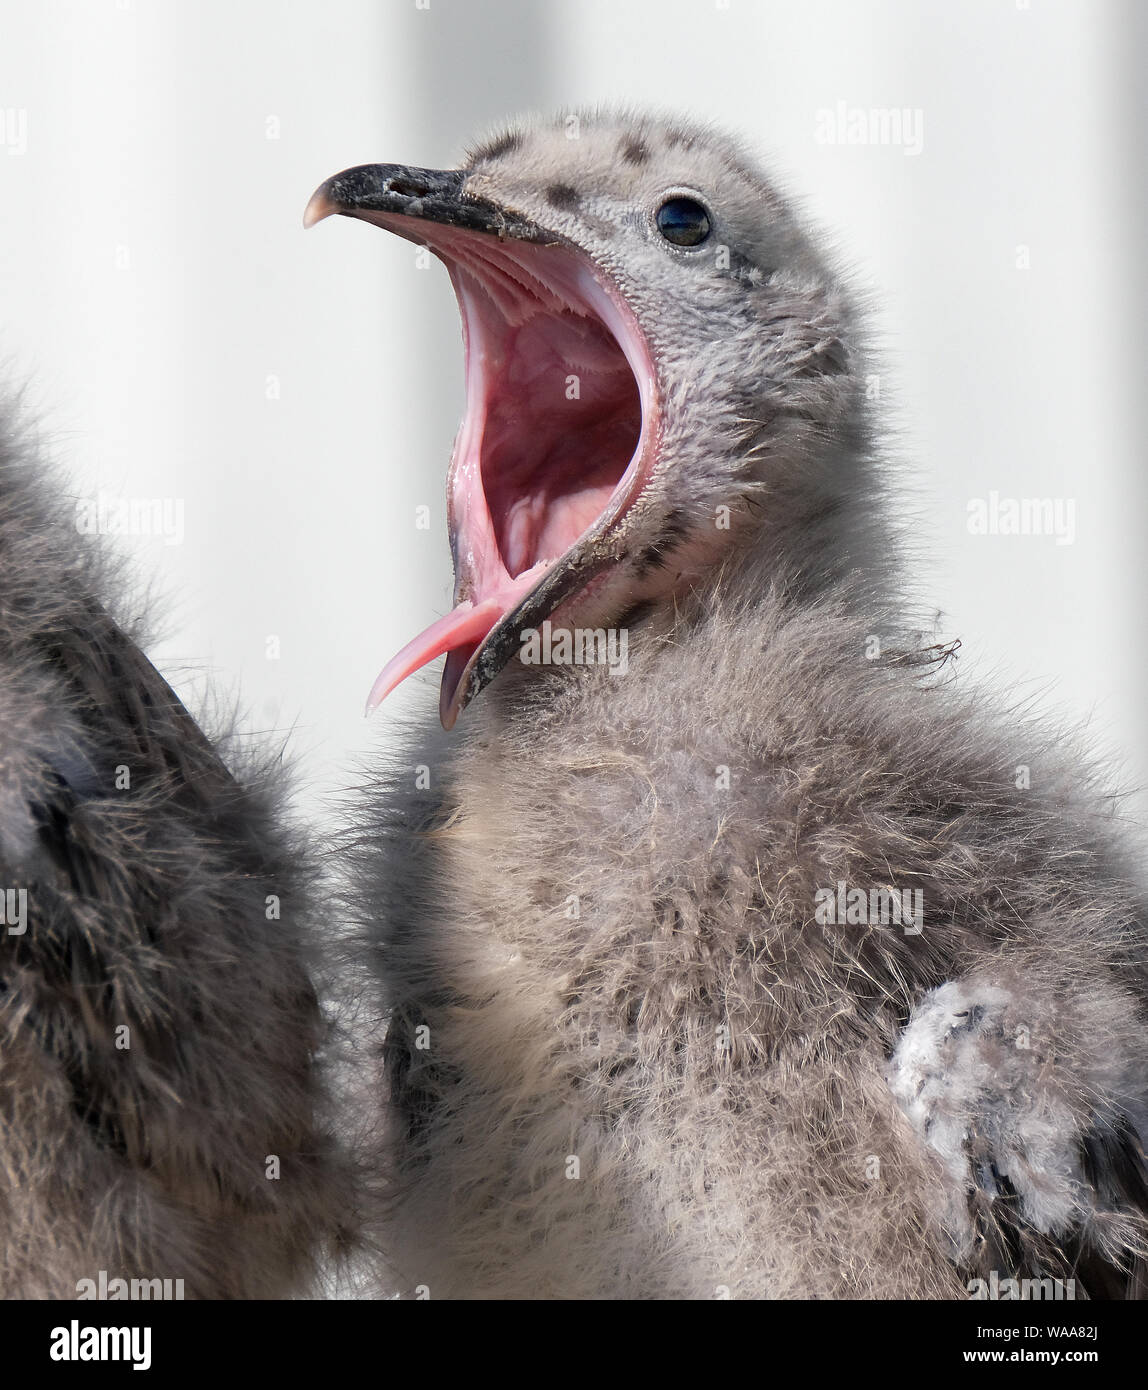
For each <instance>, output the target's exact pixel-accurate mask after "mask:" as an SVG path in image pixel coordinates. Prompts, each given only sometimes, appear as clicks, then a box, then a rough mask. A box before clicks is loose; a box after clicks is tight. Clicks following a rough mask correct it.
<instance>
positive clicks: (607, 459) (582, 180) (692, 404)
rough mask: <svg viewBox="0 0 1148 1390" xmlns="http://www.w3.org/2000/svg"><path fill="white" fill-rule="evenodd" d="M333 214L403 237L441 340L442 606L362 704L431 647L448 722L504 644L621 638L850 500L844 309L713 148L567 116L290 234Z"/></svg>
mask: <svg viewBox="0 0 1148 1390" xmlns="http://www.w3.org/2000/svg"><path fill="white" fill-rule="evenodd" d="M332 213H342V214H345V215H347V216H350V217H357V218H360V219H363V220H365V221H369V222H374V223H376V224H377V225H379V226H382V227H384V228H386V229H387V230H389V231H392V232H395V233H397V234H398V235H400V236H403V237H407V238H409V239H410V240H413V241H416V242H420V243H423V244H425V245H426V246H428V247H429V248H430V249H431V250H432V251H433V252H434V253H435V254H436V255H438V256H439V257H440V258H441V259H442V260H443V261H444V262H445V264H446V265H447V267H448V269H449V271H450V275H451V279H452V281H453V283H454V287H455V290H456V292H457V295H458V300H459V306H460V310H461V312H462V317H463V324H464V342H465V352H466V378H467V412H466V417H465V419H464V421H463V425H462V428H461V430H460V432H459V436H458V441H457V444H456V448H455V454H454V459H453V462H452V465H451V470H450V481H449V497H450V518H451V530H452V541H453V549H454V554H455V559H456V591H455V601H456V607H455V609H454V612H453V613H452V614H450V615H449V616H448V617H447V618H444V619H443V620H441V621H440V622H438V623H436V624H434V625H433V626H432V627H431V628H430V629H428V631H427V632H426V633H424V634H423V635H422V636H421V637H419V638H416V639H415V641H414V642H412V643H411V644H410V645H409V646H408V647H407V648H405V649H404V651H403V652H402V653H400V654H399V656H397V657H396V658H395V659H394V661H392V662H391V663H389V664H388V666H387V667H386V668H385V670H384V671H383V673H382V675H381V676H380V678H379V681H378V682H377V683H376V686H375V689H374V691H373V692H372V696H371V703H372V705H373V704H374V703H377V702H378V701H379V700H381V699H382V698H383V697H384V696H385V695H386V694H387V692H388V691H389V690H390V689H392V688H393V687H394V686H395V685H396V684H397V683H398V682H399V681H401V680H402V679H404V678H405V677H406V676H407V675H408V674H410V672H411V671H413V670H415V669H417V668H418V667H419V666H421V665H423V664H424V663H425V662H427V661H430V660H431V659H432V658H434V657H435V656H438V655H440V654H441V653H443V652H446V654H447V661H446V669H445V673H444V677H443V686H442V704H441V713H442V719H443V723H444V725H445V726H446V727H448V728H449V727H450V726H451V725H452V724H453V723H454V721H455V719H456V717H457V715H458V713H459V711H460V710H461V709H462V708H463V707H464V706H465V705H466V704H467V703H468V701H469V700H470V699H471V698H473V696H474V695H475V694H477V693H478V691H479V690H480V689H481V688H482V687H483V686H484V685H485V684H486V683H487V682H489V681H490V680H492V679H493V678H494V677H495V676H496V675H497V674H498V673H499V671H500V670H501V669H502V667H503V666H504V665H505V664H506V662H507V661H508V660H509V659H510V657H511V656H512V655H513V653H514V652H515V651H516V650H517V648H518V645H519V634H520V633H521V632H522V631H523V630H524V629H531V628H534V627H536V626H537V625H538V624H539V623H540V622H543V621H547V620H553V621H555V622H566V623H585V624H587V625H589V626H594V625H596V624H598V623H601V622H603V621H607V620H609V621H621V620H622V619H624V617H625V615H626V614H627V612H629V611H630V610H632V609H633V608H634V607H635V606H636V605H638V604H640V603H643V602H645V601H647V600H649V599H651V598H654V599H659V598H666V597H668V596H669V595H671V594H673V593H674V592H677V591H680V590H682V589H683V588H684V587H688V586H689V585H690V584H691V583H693V582H694V581H695V580H696V579H697V577H698V576H699V575H700V574H702V573H704V572H706V571H708V570H710V569H712V568H713V567H714V566H716V565H718V564H728V563H730V561H731V560H732V559H734V558H735V557H739V556H740V557H744V555H745V552H746V551H748V550H754V549H756V550H765V551H767V552H768V551H770V550H771V549H773V548H776V547H777V546H779V545H784V543H785V533H786V531H787V529H791V528H792V527H793V526H794V524H795V523H800V522H801V521H802V520H803V519H807V520H809V521H810V522H813V521H814V520H815V518H816V517H817V516H820V517H822V518H823V519H824V518H826V517H828V516H829V514H830V513H831V512H832V511H833V510H834V509H835V508H836V507H838V506H840V505H841V504H842V503H843V502H844V501H845V500H846V499H847V498H850V497H851V498H853V499H856V500H858V501H859V500H860V499H861V498H862V497H863V495H864V492H865V487H864V484H865V472H866V470H865V464H864V459H863V457H861V455H862V453H863V451H862V450H860V449H859V448H858V447H857V431H858V429H859V424H858V421H859V418H860V412H859V410H858V408H857V405H858V402H857V399H856V398H857V392H858V389H859V388H858V381H859V374H858V373H857V372H856V371H852V372H851V371H850V370H849V368H850V365H851V361H850V358H851V346H850V345H851V342H852V330H851V326H850V322H849V316H848V313H847V311H846V307H845V303H844V300H843V297H842V295H841V293H840V290H839V287H838V285H837V283H836V281H835V279H834V277H833V275H832V274H831V272H830V271H829V270H828V269H827V267H826V266H825V265H824V264H823V262H822V260H821V259H820V257H819V256H818V255H817V253H816V252H815V250H814V247H813V243H812V242H811V241H810V240H809V239H808V237H807V236H806V235H805V234H804V233H803V232H802V231H801V229H800V228H799V227H798V225H797V223H796V222H795V220H794V218H793V217H792V215H791V214H790V212H789V211H788V209H787V207H786V206H785V204H784V203H783V202H782V201H781V199H780V198H779V197H778V195H777V194H776V192H775V191H774V189H773V188H772V186H771V184H770V182H769V181H768V180H767V179H766V178H765V177H764V176H763V175H762V174H760V173H759V172H758V171H757V170H755V169H754V168H753V166H752V165H751V164H750V163H749V161H748V160H746V159H745V158H744V157H743V156H741V155H740V154H739V153H738V151H737V150H736V147H735V146H734V145H732V144H731V142H730V141H729V139H728V137H725V136H722V135H718V134H715V133H711V132H707V131H701V130H685V129H682V128H679V127H675V126H672V125H666V124H661V123H658V122H654V121H649V120H646V119H640V118H633V117H626V116H622V117H617V116H594V117H591V116H585V115H584V116H577V117H566V118H561V119H559V120H557V121H555V122H552V123H550V124H540V125H536V126H531V127H523V128H521V129H516V130H513V131H508V132H506V133H504V134H501V135H499V136H496V137H495V138H494V139H493V140H491V141H489V142H487V143H486V144H484V145H480V146H478V147H477V148H476V149H475V150H474V152H473V153H472V155H471V157H470V158H469V160H468V161H467V162H466V164H465V165H464V166H463V168H461V169H458V170H449V171H433V170H426V169H414V168H406V167H404V166H401V165H391V164H386V165H368V166H363V167H360V168H357V169H351V170H347V171H345V172H344V173H342V174H339V175H337V176H335V177H334V178H332V179H330V180H328V181H327V182H326V183H325V184H323V185H322V187H321V188H320V189H319V190H318V191H317V192H316V194H315V195H314V197H313V198H312V200H311V203H310V204H309V206H308V209H307V214H306V221H307V223H308V225H310V224H312V223H314V222H316V221H318V220H320V219H321V218H323V217H326V216H328V215H330V214H332ZM841 448H848V450H849V466H847V467H846V466H843V465H842V466H839V465H841V464H842V461H841V459H840V457H839V454H838V450H839V449H841ZM771 494H777V495H780V496H783V497H786V499H787V501H786V505H785V506H784V508H778V509H776V510H774V509H772V508H771V507H770V505H769V497H770V495H771ZM848 548H849V547H848V542H847V538H846V536H845V535H844V534H843V535H842V537H839V538H838V543H837V544H835V546H834V547H832V549H831V550H830V548H826V547H821V548H818V547H816V546H815V547H814V551H813V553H821V554H822V556H823V559H822V561H821V562H820V563H822V564H824V563H825V560H824V556H825V555H827V554H829V553H832V555H833V556H834V557H835V558H834V560H833V561H832V566H833V567H837V568H840V567H842V566H845V565H847V564H848V563H849V560H850V556H849V554H848Z"/></svg>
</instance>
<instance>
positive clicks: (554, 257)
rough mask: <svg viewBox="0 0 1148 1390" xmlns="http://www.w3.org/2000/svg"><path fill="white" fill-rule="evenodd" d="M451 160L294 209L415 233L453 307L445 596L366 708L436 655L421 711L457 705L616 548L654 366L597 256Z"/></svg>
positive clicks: (453, 714) (450, 713) (644, 469)
mask: <svg viewBox="0 0 1148 1390" xmlns="http://www.w3.org/2000/svg"><path fill="white" fill-rule="evenodd" d="M469 176H470V175H469V171H467V170H465V169H448V170H436V169H419V168H408V167H406V166H404V165H399V164H370V165H360V166H359V167H357V168H354V169H347V170H345V171H344V172H343V173H341V174H336V175H335V176H334V178H331V179H328V180H327V181H326V183H324V184H322V185H321V186H320V187H319V188H318V189H317V190H316V192H315V193H314V195H313V196H312V198H311V201H310V202H309V203H308V205H307V210H306V212H305V213H304V216H303V222H304V226H307V227H310V226H313V225H314V224H315V223H316V222H319V221H321V220H322V219H323V218H324V217H329V216H330V215H331V214H332V213H341V214H342V215H344V216H347V217H356V218H359V219H361V220H363V221H366V222H373V223H375V224H376V225H377V226H380V227H384V228H385V229H386V230H388V231H391V232H395V233H396V234H397V235H399V236H402V237H405V238H407V240H409V241H414V242H416V243H418V244H420V245H424V246H426V247H428V248H429V249H430V250H431V251H432V252H434V254H435V255H437V256H438V257H439V259H440V260H442V261H443V262H444V264H445V265H446V267H447V269H448V271H449V272H450V277H451V281H452V283H453V285H454V289H455V293H456V295H457V297H458V302H459V309H460V312H461V315H462V326H463V346H464V352H465V366H466V400H467V406H466V415H465V417H464V419H463V423H462V427H461V429H460V430H459V433H458V437H457V439H456V442H455V448H454V455H453V458H452V460H451V465H450V471H449V474H448V479H447V493H448V504H449V505H448V514H449V521H450V537H451V550H452V553H453V556H454V564H455V592H454V599H455V607H454V609H453V610H452V612H450V613H448V614H447V615H446V616H445V617H443V618H440V619H439V620H438V621H437V622H435V623H432V624H431V626H430V627H429V628H427V629H426V631H425V632H423V633H421V634H420V635H419V636H418V637H416V638H415V639H414V640H413V641H412V642H410V643H408V644H407V646H406V647H404V648H403V650H402V651H401V652H399V653H398V655H397V656H395V657H393V658H392V659H391V661H389V662H388V663H387V665H386V666H385V667H384V668H383V670H382V672H381V673H380V675H379V677H378V679H377V680H376V682H375V684H374V687H373V688H372V690H371V694H370V697H369V699H368V703H367V708H368V710H370V709H373V708H374V707H375V706H376V705H377V704H379V702H380V701H382V700H383V699H384V698H385V697H386V696H387V695H388V694H389V693H390V692H391V691H392V690H393V689H394V688H395V686H397V685H398V684H399V683H400V682H401V681H403V680H404V679H405V678H406V677H407V676H408V675H410V674H412V673H413V672H414V671H416V670H418V669H419V668H420V667H422V666H424V665H426V663H427V662H429V661H432V660H433V659H434V658H435V657H437V656H441V655H442V654H443V653H446V658H447V659H446V665H445V668H444V671H443V680H442V688H441V694H440V701H439V713H440V717H441V719H442V723H443V727H444V728H447V729H449V728H451V727H452V726H453V725H454V722H455V720H456V719H457V717H458V715H459V712H460V711H461V710H462V709H464V708H465V706H466V705H467V704H468V703H469V702H470V700H471V699H473V698H474V696H475V695H476V694H477V693H478V692H479V691H480V690H481V689H482V688H483V687H484V686H485V685H486V684H488V682H490V681H491V680H492V679H493V678H494V677H495V676H496V675H497V674H498V672H499V671H500V670H501V669H502V668H503V667H504V666H505V665H506V663H507V662H508V661H509V660H510V659H511V658H512V657H513V656H514V655H515V653H516V652H518V651H520V650H521V644H522V642H523V640H524V639H523V633H524V632H525V631H526V630H527V629H533V628H536V627H537V626H538V625H539V624H540V623H541V622H542V621H543V619H545V618H548V617H552V616H553V615H554V614H555V612H556V610H558V609H559V608H560V607H561V606H562V605H563V604H568V605H572V604H573V603H575V602H576V601H577V599H578V597H579V595H581V594H583V593H584V591H585V590H586V589H587V586H589V585H590V584H592V583H593V582H594V581H595V580H596V579H597V577H598V576H600V575H602V573H603V572H604V571H605V570H607V569H609V567H610V566H612V565H615V564H616V563H617V562H618V561H619V559H620V558H621V556H622V554H623V552H624V549H625V545H624V542H625V532H626V525H627V517H628V514H629V512H630V509H631V507H632V506H633V504H634V503H635V501H636V500H637V498H638V497H639V495H640V493H641V491H642V489H643V487H644V485H645V483H646V481H647V480H648V478H649V475H650V472H651V469H652V467H653V458H654V435H655V432H656V431H655V429H654V424H655V420H656V408H655V407H656V399H655V374H654V368H653V363H652V360H651V356H650V352H649V349H648V346H647V344H646V340H645V337H644V335H643V333H642V332H641V330H640V329H639V327H638V324H637V321H636V320H635V318H634V316H633V314H632V312H631V311H630V309H629V306H628V305H627V304H626V301H625V299H624V298H623V296H622V295H621V293H620V292H619V291H618V289H617V287H616V286H615V285H614V284H613V282H612V281H611V280H610V279H609V278H608V277H607V276H606V274H605V273H604V272H603V271H602V270H601V268H600V267H599V266H598V265H597V263H596V262H595V261H594V260H593V259H592V258H591V257H590V256H589V255H588V254H587V253H586V252H585V251H583V250H581V249H580V248H579V247H577V246H576V245H575V244H574V243H573V242H571V241H570V240H569V239H568V238H565V237H562V236H560V235H558V234H557V233H554V232H552V231H549V230H547V229H546V228H544V227H542V226H540V225H539V224H538V223H537V222H535V221H533V220H532V219H531V218H529V217H525V216H523V215H521V214H519V213H517V212H515V211H513V210H511V209H508V208H504V207H502V206H500V205H499V204H497V203H495V202H492V201H489V200H487V199H484V198H481V197H475V196H472V195H470V194H468V193H467V191H466V185H467V180H468V178H469Z"/></svg>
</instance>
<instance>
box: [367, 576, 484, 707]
mask: <svg viewBox="0 0 1148 1390" xmlns="http://www.w3.org/2000/svg"><path fill="white" fill-rule="evenodd" d="M505 612H506V608H505V607H504V605H503V604H501V603H499V602H498V600H497V599H493V598H488V599H483V601H482V602H481V603H480V604H479V605H478V607H477V608H476V607H475V606H474V605H473V604H472V603H460V604H459V605H458V607H457V608H456V609H454V611H453V612H451V613H448V614H447V615H446V617H445V618H440V619H439V620H438V622H437V623H431V625H430V627H428V628H427V630H426V631H425V632H420V633H419V635H418V636H417V637H416V638H415V639H414V641H413V642H408V643H407V645H406V646H405V647H404V648H403V649H402V651H401V652H399V653H398V655H397V656H392V657H391V659H390V661H388V662H387V664H386V665H385V666H384V667H383V669H382V670H381V671H380V672H379V676H378V679H377V680H376V681H375V683H374V685H373V686H371V693H370V695H368V696H367V713H368V714H370V712H371V711H372V710H373V709H375V708H376V707H377V706H378V705H381V704H382V702H383V701H384V700H385V699H386V698H387V696H388V695H389V694H390V693H391V691H392V690H394V688H395V686H396V685H400V684H401V683H402V682H403V681H405V680H406V678H407V677H408V676H410V675H413V674H414V673H415V672H416V671H417V670H418V669H419V668H420V667H421V666H425V665H426V664H427V662H428V661H433V660H434V659H435V657H436V656H442V654H443V652H449V651H453V650H454V649H455V648H456V647H465V646H473V645H476V644H477V643H479V642H481V641H482V639H483V638H484V637H485V636H486V634H487V633H488V632H489V631H490V629H491V628H492V627H493V626H494V625H495V623H496V622H498V620H499V618H501V617H502V616H503V614H504V613H505Z"/></svg>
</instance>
